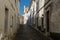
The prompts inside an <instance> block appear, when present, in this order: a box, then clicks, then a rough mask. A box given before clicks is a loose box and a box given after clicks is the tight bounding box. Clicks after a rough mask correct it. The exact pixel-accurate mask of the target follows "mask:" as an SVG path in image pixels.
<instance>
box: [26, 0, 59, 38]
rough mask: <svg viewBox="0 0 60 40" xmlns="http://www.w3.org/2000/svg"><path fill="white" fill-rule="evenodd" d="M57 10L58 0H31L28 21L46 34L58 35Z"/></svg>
mask: <svg viewBox="0 0 60 40" xmlns="http://www.w3.org/2000/svg"><path fill="white" fill-rule="evenodd" d="M59 12H60V0H31V4H30V8H29V10H28V14H29V16H27V17H28V23H29V24H30V25H31V26H33V27H34V28H37V29H39V30H40V31H41V32H42V33H44V34H45V35H46V36H51V35H53V36H55V37H56V36H57V37H58V35H59V37H60V21H59V20H60V18H59V15H60V13H59ZM59 37H58V39H59Z"/></svg>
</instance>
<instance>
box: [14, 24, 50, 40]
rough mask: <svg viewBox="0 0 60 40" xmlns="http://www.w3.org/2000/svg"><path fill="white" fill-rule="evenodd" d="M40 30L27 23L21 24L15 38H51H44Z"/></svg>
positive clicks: (36, 39)
mask: <svg viewBox="0 0 60 40" xmlns="http://www.w3.org/2000/svg"><path fill="white" fill-rule="evenodd" d="M43 38H44V36H42V35H41V34H40V33H39V32H37V31H36V30H34V29H33V28H32V27H29V26H26V25H24V26H23V25H21V26H20V28H19V30H18V32H17V34H16V37H15V40H49V39H47V38H44V39H43Z"/></svg>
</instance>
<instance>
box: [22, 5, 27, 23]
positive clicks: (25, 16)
mask: <svg viewBox="0 0 60 40" xmlns="http://www.w3.org/2000/svg"><path fill="white" fill-rule="evenodd" d="M23 17H24V24H26V23H27V20H28V7H25V6H24V14H23Z"/></svg>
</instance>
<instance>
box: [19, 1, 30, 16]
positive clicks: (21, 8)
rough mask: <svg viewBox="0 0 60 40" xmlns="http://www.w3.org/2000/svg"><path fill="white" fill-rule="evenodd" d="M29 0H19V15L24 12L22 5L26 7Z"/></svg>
mask: <svg viewBox="0 0 60 40" xmlns="http://www.w3.org/2000/svg"><path fill="white" fill-rule="evenodd" d="M30 1H31V0H20V15H23V13H24V5H25V6H26V7H29V6H30Z"/></svg>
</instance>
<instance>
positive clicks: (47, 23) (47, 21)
mask: <svg viewBox="0 0 60 40" xmlns="http://www.w3.org/2000/svg"><path fill="white" fill-rule="evenodd" d="M46 26H47V32H49V10H48V11H47V12H46Z"/></svg>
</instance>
